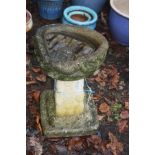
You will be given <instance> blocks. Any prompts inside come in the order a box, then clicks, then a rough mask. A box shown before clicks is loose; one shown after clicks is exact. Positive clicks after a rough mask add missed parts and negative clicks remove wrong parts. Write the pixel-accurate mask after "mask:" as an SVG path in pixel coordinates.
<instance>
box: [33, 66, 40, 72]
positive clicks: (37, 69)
mask: <svg viewBox="0 0 155 155" xmlns="http://www.w3.org/2000/svg"><path fill="white" fill-rule="evenodd" d="M32 71H33V72H35V73H38V72H40V71H41V68H39V67H32Z"/></svg>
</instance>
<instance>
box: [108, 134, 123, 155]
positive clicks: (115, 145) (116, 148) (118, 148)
mask: <svg viewBox="0 0 155 155" xmlns="http://www.w3.org/2000/svg"><path fill="white" fill-rule="evenodd" d="M108 135H109V139H110V143H108V144H107V145H106V147H107V148H108V149H111V150H112V152H113V154H114V155H118V153H120V152H122V151H123V144H122V143H120V142H119V141H118V139H117V138H116V136H114V135H113V134H112V133H111V132H109V133H108Z"/></svg>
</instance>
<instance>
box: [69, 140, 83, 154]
mask: <svg viewBox="0 0 155 155" xmlns="http://www.w3.org/2000/svg"><path fill="white" fill-rule="evenodd" d="M82 145H83V140H82V138H79V137H75V138H72V139H70V140H69V142H68V150H69V151H71V150H77V151H78V150H81V149H82Z"/></svg>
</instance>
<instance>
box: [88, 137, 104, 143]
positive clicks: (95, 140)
mask: <svg viewBox="0 0 155 155" xmlns="http://www.w3.org/2000/svg"><path fill="white" fill-rule="evenodd" d="M87 140H88V141H89V142H91V143H92V144H95V145H100V144H101V143H102V139H101V137H100V136H98V135H91V136H90V137H88V138H87Z"/></svg>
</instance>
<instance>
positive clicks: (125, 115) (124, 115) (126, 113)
mask: <svg viewBox="0 0 155 155" xmlns="http://www.w3.org/2000/svg"><path fill="white" fill-rule="evenodd" d="M120 117H121V118H122V119H127V118H129V112H128V111H127V110H124V111H122V112H121V113H120Z"/></svg>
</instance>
